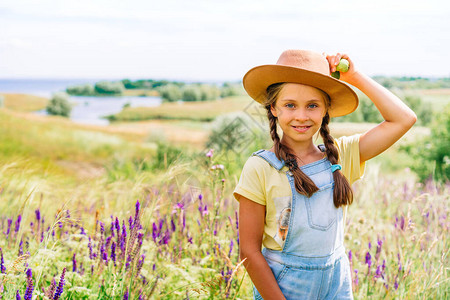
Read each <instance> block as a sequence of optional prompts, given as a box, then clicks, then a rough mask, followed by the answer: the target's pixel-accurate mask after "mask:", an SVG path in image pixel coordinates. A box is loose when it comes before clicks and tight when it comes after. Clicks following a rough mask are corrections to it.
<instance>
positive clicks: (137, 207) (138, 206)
mask: <svg viewBox="0 0 450 300" xmlns="http://www.w3.org/2000/svg"><path fill="white" fill-rule="evenodd" d="M140 210H141V204H140V203H139V200H137V201H136V211H135V213H134V220H135V221H136V220H138V219H139V212H140Z"/></svg>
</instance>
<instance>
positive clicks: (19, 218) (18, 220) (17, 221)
mask: <svg viewBox="0 0 450 300" xmlns="http://www.w3.org/2000/svg"><path fill="white" fill-rule="evenodd" d="M20 221H22V216H21V215H18V216H17V220H16V224H15V225H16V228H15V229H14V232H16V233H17V232H18V231H19V228H20Z"/></svg>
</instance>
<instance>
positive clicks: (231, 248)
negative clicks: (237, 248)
mask: <svg viewBox="0 0 450 300" xmlns="http://www.w3.org/2000/svg"><path fill="white" fill-rule="evenodd" d="M233 246H234V242H233V240H231V242H230V251H229V252H228V257H231V252H232V251H233Z"/></svg>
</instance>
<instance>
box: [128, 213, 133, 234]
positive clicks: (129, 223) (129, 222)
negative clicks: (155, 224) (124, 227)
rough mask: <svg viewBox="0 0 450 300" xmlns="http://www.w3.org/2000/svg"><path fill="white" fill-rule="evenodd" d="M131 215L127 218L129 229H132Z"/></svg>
mask: <svg viewBox="0 0 450 300" xmlns="http://www.w3.org/2000/svg"><path fill="white" fill-rule="evenodd" d="M133 223H134V222H133V217H132V216H130V218H129V219H128V228H129V229H130V231H131V230H132V229H133Z"/></svg>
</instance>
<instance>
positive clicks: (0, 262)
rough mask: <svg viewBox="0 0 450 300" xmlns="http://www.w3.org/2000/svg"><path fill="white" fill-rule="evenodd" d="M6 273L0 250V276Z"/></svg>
mask: <svg viewBox="0 0 450 300" xmlns="http://www.w3.org/2000/svg"><path fill="white" fill-rule="evenodd" d="M3 273H6V267H5V261H4V260H3V251H2V248H0V274H3Z"/></svg>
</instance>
